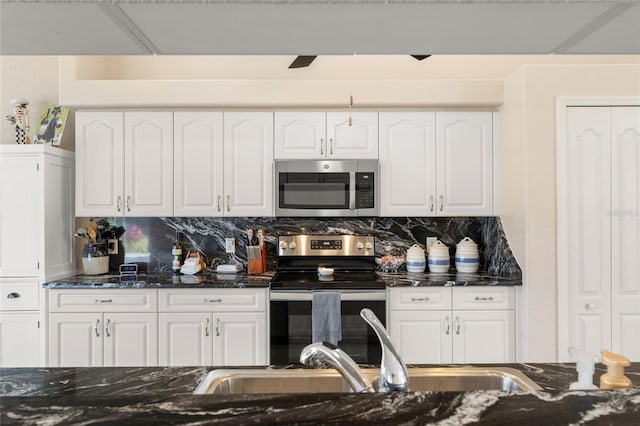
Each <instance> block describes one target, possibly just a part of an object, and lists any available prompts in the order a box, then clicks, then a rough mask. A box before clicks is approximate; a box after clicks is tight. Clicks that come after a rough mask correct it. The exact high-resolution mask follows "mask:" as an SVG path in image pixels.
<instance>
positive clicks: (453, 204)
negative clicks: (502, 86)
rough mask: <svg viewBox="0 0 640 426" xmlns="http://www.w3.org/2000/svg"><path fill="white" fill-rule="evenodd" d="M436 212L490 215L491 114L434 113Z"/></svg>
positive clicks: (491, 190)
mask: <svg viewBox="0 0 640 426" xmlns="http://www.w3.org/2000/svg"><path fill="white" fill-rule="evenodd" d="M436 141H437V142H436V152H437V154H436V155H437V162H438V167H437V186H438V200H437V201H438V203H437V209H438V215H441V216H474V215H478V216H482V215H485V216H486V215H492V214H493V114H492V113H491V112H472V113H469V112H439V113H437V114H436Z"/></svg>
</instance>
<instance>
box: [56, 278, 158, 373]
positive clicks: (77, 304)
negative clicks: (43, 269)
mask: <svg viewBox="0 0 640 426" xmlns="http://www.w3.org/2000/svg"><path fill="white" fill-rule="evenodd" d="M49 312H50V313H49V365H50V366H51V367H101V366H106V367H124V366H127V367H138V366H155V365H158V314H157V290H155V289H154V290H141V289H119V290H93V289H83V290H63V289H61V290H49Z"/></svg>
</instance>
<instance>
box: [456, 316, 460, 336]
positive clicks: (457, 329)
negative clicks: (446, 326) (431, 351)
mask: <svg viewBox="0 0 640 426" xmlns="http://www.w3.org/2000/svg"><path fill="white" fill-rule="evenodd" d="M456 334H460V317H456Z"/></svg>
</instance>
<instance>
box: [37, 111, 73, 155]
mask: <svg viewBox="0 0 640 426" xmlns="http://www.w3.org/2000/svg"><path fill="white" fill-rule="evenodd" d="M68 118H69V108H66V107H63V106H60V105H55V104H47V105H45V106H44V107H43V108H42V114H40V119H39V120H38V130H37V134H36V137H35V139H34V143H36V144H49V145H52V146H60V142H62V135H63V133H64V129H65V127H66V124H67V121H68Z"/></svg>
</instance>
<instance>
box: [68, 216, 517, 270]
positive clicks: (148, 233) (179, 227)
mask: <svg viewBox="0 0 640 426" xmlns="http://www.w3.org/2000/svg"><path fill="white" fill-rule="evenodd" d="M94 219H97V218H94ZM104 219H106V220H107V221H108V222H109V223H110V224H112V225H114V226H123V227H124V228H125V229H126V232H125V234H124V236H123V237H122V239H121V240H122V244H121V245H120V251H121V253H120V255H119V256H118V257H117V258H115V259H112V260H116V262H111V263H112V265H118V264H119V263H122V262H136V263H139V264H140V267H141V269H144V268H145V267H146V269H147V271H149V272H153V271H170V270H171V260H172V256H171V248H172V246H173V243H174V241H175V239H176V234H177V233H179V236H180V241H181V243H182V245H183V250H184V254H186V252H187V251H188V250H198V251H200V252H201V253H203V254H204V256H205V260H206V262H207V265H208V266H210V267H213V268H215V266H216V265H218V264H221V263H241V264H243V266H244V268H245V270H246V264H247V253H246V246H247V238H246V230H247V229H249V228H254V229H260V228H262V229H264V230H265V234H266V246H267V260H268V266H269V268H268V269H269V270H274V269H275V264H276V260H277V251H276V242H277V237H278V235H289V234H322V235H337V234H355V235H373V236H374V237H375V241H376V246H375V251H376V257H382V256H385V255H402V256H404V255H405V254H406V251H407V249H408V248H409V247H411V246H412V245H413V244H419V245H420V246H422V247H425V244H426V238H427V237H428V236H429V237H432V236H433V237H437V238H438V239H439V240H441V241H442V242H444V243H445V244H446V245H447V246H449V252H450V255H451V265H452V267H453V265H455V262H454V259H453V256H454V255H455V246H456V244H457V243H458V242H459V241H460V240H461V239H462V238H464V237H470V238H472V239H473V240H474V241H475V242H476V243H477V244H478V249H479V252H480V270H481V271H485V272H488V273H490V274H492V275H497V276H505V277H511V278H519V277H521V276H522V272H521V269H520V267H519V266H518V264H517V262H516V259H515V258H514V256H513V254H512V252H511V249H510V248H509V243H508V241H507V239H506V236H505V233H504V230H503V228H502V223H501V222H500V218H498V217H437V218H435V217H401V218H383V217H367V218H276V217H250V218H240V217H233V218H217V217H152V218H140V217H126V218H123V217H118V218H104ZM78 220H79V221H80V220H83V219H82V218H79V219H78ZM84 222H85V223H86V219H84ZM226 238H235V243H236V250H235V253H231V254H227V253H225V239H226ZM122 251H124V253H122ZM113 257H114V256H112V258H113ZM114 267H116V268H117V266H114ZM401 270H402V268H401Z"/></svg>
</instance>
